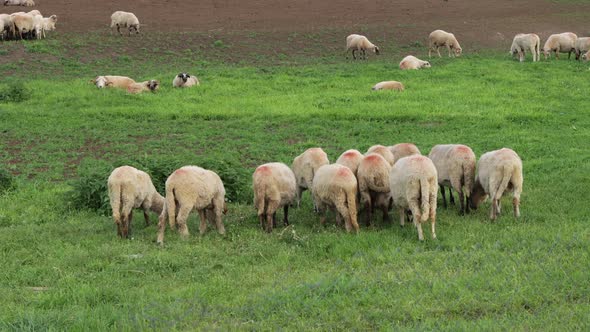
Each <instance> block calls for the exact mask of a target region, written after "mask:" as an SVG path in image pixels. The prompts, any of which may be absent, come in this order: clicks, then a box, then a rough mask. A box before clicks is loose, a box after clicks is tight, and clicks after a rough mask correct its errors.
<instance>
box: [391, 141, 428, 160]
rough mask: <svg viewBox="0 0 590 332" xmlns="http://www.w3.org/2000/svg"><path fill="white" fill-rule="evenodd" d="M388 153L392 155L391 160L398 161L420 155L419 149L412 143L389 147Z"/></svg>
mask: <svg viewBox="0 0 590 332" xmlns="http://www.w3.org/2000/svg"><path fill="white" fill-rule="evenodd" d="M389 151H391V154H393V160H395V161H398V160H400V159H401V158H403V157H407V156H411V155H414V154H422V153H420V149H418V147H417V146H416V145H414V144H412V143H399V144H396V145H393V146H390V147H389Z"/></svg>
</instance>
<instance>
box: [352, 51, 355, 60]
mask: <svg viewBox="0 0 590 332" xmlns="http://www.w3.org/2000/svg"><path fill="white" fill-rule="evenodd" d="M355 51H356V50H355V49H352V59H353V60H356V55H355V53H354V52H355Z"/></svg>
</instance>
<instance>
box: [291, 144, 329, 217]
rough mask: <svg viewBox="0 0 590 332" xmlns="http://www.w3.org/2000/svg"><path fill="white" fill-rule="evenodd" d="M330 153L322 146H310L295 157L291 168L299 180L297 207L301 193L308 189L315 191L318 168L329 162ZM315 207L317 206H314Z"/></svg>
mask: <svg viewBox="0 0 590 332" xmlns="http://www.w3.org/2000/svg"><path fill="white" fill-rule="evenodd" d="M329 163H330V161H329V160H328V155H327V154H326V153H325V152H324V150H322V149H321V148H310V149H307V150H305V152H303V153H302V154H300V155H299V156H297V157H295V159H293V164H292V165H291V169H292V170H293V173H294V174H295V179H296V180H297V207H299V204H300V202H301V194H302V193H303V191H305V190H306V189H309V190H311V191H312V193H313V189H312V183H313V177H314V175H315V173H316V172H317V170H318V168H320V167H322V166H324V165H327V164H329ZM314 207H315V206H314Z"/></svg>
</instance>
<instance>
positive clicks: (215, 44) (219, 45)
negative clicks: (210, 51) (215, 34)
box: [213, 40, 227, 48]
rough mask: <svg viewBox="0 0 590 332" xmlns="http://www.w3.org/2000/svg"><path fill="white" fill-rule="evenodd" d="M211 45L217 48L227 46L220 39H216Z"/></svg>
mask: <svg viewBox="0 0 590 332" xmlns="http://www.w3.org/2000/svg"><path fill="white" fill-rule="evenodd" d="M213 46H215V47H218V48H223V47H227V46H226V45H225V44H224V43H223V41H222V40H216V41H214V42H213Z"/></svg>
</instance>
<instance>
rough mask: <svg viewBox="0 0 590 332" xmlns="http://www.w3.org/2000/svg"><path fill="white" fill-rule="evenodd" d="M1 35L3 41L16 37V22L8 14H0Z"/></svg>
mask: <svg viewBox="0 0 590 332" xmlns="http://www.w3.org/2000/svg"><path fill="white" fill-rule="evenodd" d="M0 35H1V36H2V39H9V38H13V37H14V36H15V27H14V22H13V21H12V17H11V16H10V15H8V14H0Z"/></svg>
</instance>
